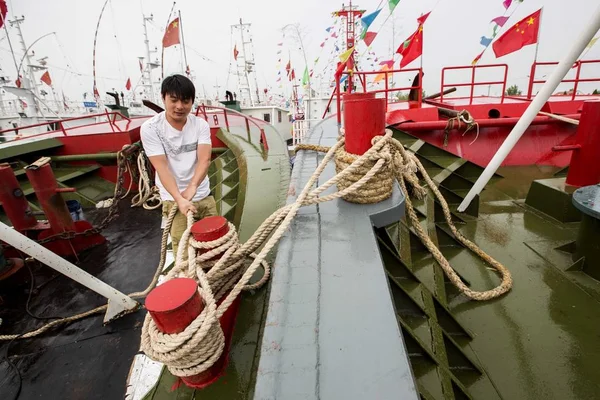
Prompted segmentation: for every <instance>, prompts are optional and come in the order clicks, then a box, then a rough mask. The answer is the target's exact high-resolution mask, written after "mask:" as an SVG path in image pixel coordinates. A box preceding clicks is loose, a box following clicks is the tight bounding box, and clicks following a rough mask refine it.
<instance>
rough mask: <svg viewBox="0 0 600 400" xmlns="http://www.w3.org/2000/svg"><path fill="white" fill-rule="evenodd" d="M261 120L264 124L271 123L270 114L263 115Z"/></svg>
mask: <svg viewBox="0 0 600 400" xmlns="http://www.w3.org/2000/svg"><path fill="white" fill-rule="evenodd" d="M263 119H264V120H265V122H271V114H269V113H265V114H263Z"/></svg>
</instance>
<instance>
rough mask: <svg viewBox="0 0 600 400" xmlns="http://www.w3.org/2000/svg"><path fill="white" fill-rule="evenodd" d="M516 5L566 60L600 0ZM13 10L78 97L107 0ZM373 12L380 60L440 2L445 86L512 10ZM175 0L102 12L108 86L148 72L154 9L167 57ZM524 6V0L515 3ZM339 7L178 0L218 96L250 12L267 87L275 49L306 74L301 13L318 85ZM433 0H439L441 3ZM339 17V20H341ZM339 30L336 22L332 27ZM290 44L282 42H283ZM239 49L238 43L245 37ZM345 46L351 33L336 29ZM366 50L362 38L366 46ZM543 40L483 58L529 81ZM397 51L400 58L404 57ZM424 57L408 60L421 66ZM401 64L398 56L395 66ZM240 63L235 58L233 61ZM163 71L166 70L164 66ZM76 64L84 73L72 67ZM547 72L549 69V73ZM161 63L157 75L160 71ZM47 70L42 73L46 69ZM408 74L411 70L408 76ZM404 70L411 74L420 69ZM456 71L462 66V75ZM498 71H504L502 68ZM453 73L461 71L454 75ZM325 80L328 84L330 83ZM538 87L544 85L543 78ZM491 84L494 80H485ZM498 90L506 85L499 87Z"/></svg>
mask: <svg viewBox="0 0 600 400" xmlns="http://www.w3.org/2000/svg"><path fill="white" fill-rule="evenodd" d="M514 2H515V4H513V6H512V7H511V9H509V13H510V12H511V11H513V10H515V11H514V14H513V15H512V17H511V19H510V20H509V22H508V23H507V25H506V26H505V28H508V27H509V26H511V25H512V24H514V23H515V22H516V21H518V20H519V19H521V18H523V17H525V16H526V15H528V14H530V13H532V12H534V11H536V10H537V9H538V8H540V7H541V6H544V12H543V22H542V28H541V39H540V45H539V55H538V60H539V61H558V60H559V59H560V57H561V56H562V55H563V54H564V53H565V52H566V50H567V49H568V47H569V46H570V45H571V44H572V42H573V41H574V40H575V38H576V36H577V35H578V33H579V30H580V29H581V26H582V25H583V24H584V23H586V22H587V19H588V18H589V15H590V13H591V12H592V11H593V10H594V9H595V7H597V6H598V0H569V1H566V0H545V1H544V0H524V2H523V3H521V4H518V3H517V0H514ZM7 3H8V7H9V15H8V17H9V19H13V18H14V17H15V16H20V15H24V16H25V22H24V24H23V25H22V28H23V32H24V37H25V41H26V43H27V44H28V45H30V44H31V43H33V42H34V41H35V40H36V39H37V38H38V37H40V36H42V35H44V34H47V33H49V32H56V35H51V36H48V37H46V38H44V39H41V40H40V41H39V42H38V43H37V44H36V45H35V46H34V47H33V50H34V51H35V54H36V58H41V57H43V56H48V63H49V65H50V74H51V76H52V79H53V83H54V88H55V90H56V91H57V92H58V93H60V91H61V90H63V91H64V92H65V94H66V95H67V96H68V97H70V98H71V99H80V98H81V95H82V93H83V92H88V93H89V92H91V89H92V51H93V41H94V32H95V30H96V24H97V21H98V16H99V14H100V10H101V8H102V5H103V3H104V0H51V1H50V0H7ZM357 3H358V5H359V6H360V8H361V9H365V10H367V13H370V12H372V11H375V9H376V7H377V6H378V5H379V4H381V7H383V10H382V12H381V13H380V15H379V16H378V17H377V19H376V20H375V22H374V23H373V25H372V26H371V29H370V30H375V31H378V30H379V35H378V37H377V38H376V39H375V41H374V43H373V45H372V50H373V51H374V53H375V55H376V56H377V57H378V61H381V60H385V59H389V58H390V55H391V54H392V52H393V51H394V50H395V48H396V47H398V45H399V43H400V42H401V41H403V40H404V39H406V38H407V37H408V36H409V35H410V34H411V33H412V32H413V31H414V30H415V29H416V26H417V22H416V18H417V17H418V16H419V15H420V14H421V13H425V12H428V11H431V10H432V9H433V12H432V14H431V16H430V18H429V19H428V21H427V23H426V24H425V28H424V29H425V33H424V35H425V37H424V58H423V66H424V71H425V74H426V75H425V90H426V91H427V92H428V93H433V92H437V91H439V87H440V86H439V85H440V71H441V68H442V67H444V66H453V65H468V64H470V62H471V60H472V59H473V58H474V57H475V56H476V55H477V54H479V52H480V51H481V50H482V49H483V47H482V46H481V45H480V44H479V41H480V38H481V36H484V35H485V36H488V37H490V35H491V32H492V26H493V25H492V24H490V20H491V19H492V18H494V17H497V16H500V15H502V14H503V13H504V12H505V10H504V7H503V5H502V0H439V1H438V0H401V1H400V4H399V5H398V7H397V8H396V10H395V11H394V13H393V15H392V17H391V18H389V19H388V21H387V22H386V23H385V25H384V26H383V27H382V23H383V22H384V20H385V19H386V18H387V17H388V15H389V9H388V7H387V0H384V2H383V3H380V1H379V0H362V1H360V2H357ZM172 4H173V3H172V2H170V1H165V0H160V1H159V0H110V1H109V3H108V5H107V8H106V10H105V12H104V16H103V18H102V20H101V22H100V29H99V33H98V45H97V49H96V57H97V61H96V65H97V76H98V87H99V90H100V92H101V93H104V92H105V91H107V90H111V89H112V88H116V89H117V90H123V91H124V90H125V88H124V86H125V82H126V80H127V78H128V77H130V78H131V81H132V83H133V85H134V86H135V84H136V82H138V80H139V78H140V71H139V67H138V59H137V57H139V56H145V45H144V38H143V25H142V15H143V13H145V14H146V15H149V14H150V13H152V14H153V15H154V23H153V24H149V26H148V28H149V35H150V41H151V45H152V47H154V46H156V47H158V57H159V58H160V50H161V39H162V35H163V33H164V28H165V26H166V23H167V17H168V14H169V11H170V9H171V7H172ZM517 6H518V7H517ZM340 7H341V1H339V0H303V1H298V2H291V1H275V0H252V1H251V0H246V1H241V0H223V1H210V2H209V1H197V0H179V1H177V4H176V6H175V9H176V11H177V10H180V11H181V15H182V20H183V21H182V22H183V30H184V38H185V42H186V46H187V47H188V50H187V56H188V61H189V64H190V65H191V68H192V71H193V74H194V75H195V76H196V85H197V87H198V89H199V91H202V90H205V91H206V92H207V94H208V95H209V96H210V97H214V95H215V85H216V84H217V82H218V85H219V86H220V90H219V91H220V93H221V97H223V94H224V90H225V86H226V85H227V88H228V89H230V90H233V91H235V90H236V86H237V77H236V76H233V75H229V74H228V69H229V65H230V62H234V61H233V57H232V52H233V44H234V43H235V38H233V37H232V34H231V25H232V24H235V23H236V22H238V21H239V18H240V17H242V18H243V19H244V22H250V23H252V37H253V43H254V52H255V60H256V64H257V71H258V73H257V78H258V84H259V87H260V88H261V92H262V89H263V88H265V87H269V88H270V89H271V91H272V92H273V93H275V92H281V93H287V94H289V92H290V90H291V84H290V83H289V81H287V79H286V78H285V72H283V73H282V76H283V79H282V82H283V83H284V85H283V87H282V88H279V83H277V82H276V80H277V77H278V75H277V71H278V70H277V60H278V58H279V56H278V55H277V51H278V50H279V49H282V50H283V55H284V57H282V62H281V65H280V70H283V68H284V67H285V64H286V63H287V54H290V55H291V60H292V66H293V67H295V69H296V71H295V72H296V76H297V77H298V78H301V77H302V72H303V70H304V65H305V64H304V59H303V55H302V52H301V51H300V50H299V45H298V44H297V41H295V40H293V39H292V36H293V35H292V32H293V31H292V30H287V34H286V38H283V37H282V28H283V27H284V26H285V25H286V24H293V23H298V24H299V25H300V27H301V29H302V31H303V33H304V36H303V40H304V48H305V50H306V53H307V59H308V61H309V68H312V67H313V61H314V59H315V58H316V57H317V56H318V55H319V54H320V61H319V63H318V64H317V67H316V68H315V77H314V78H313V86H318V79H317V78H316V76H317V75H319V73H320V72H321V71H323V70H324V69H325V66H326V63H327V61H328V58H329V59H332V58H333V57H334V56H335V54H334V46H335V43H334V42H335V40H334V39H332V38H330V39H329V40H328V41H327V44H326V46H325V47H324V48H323V50H322V49H321V47H320V46H319V45H320V43H321V42H323V40H324V39H325V38H326V37H327V36H328V34H327V32H326V31H325V28H327V27H328V26H332V25H333V22H334V18H333V17H332V16H331V12H332V11H334V10H336V9H338V8H340ZM434 7H435V8H434ZM340 26H341V24H340V23H339V22H338V24H337V25H335V29H336V30H337V29H338V28H339V27H340ZM332 32H333V31H332ZM9 33H10V35H11V40H12V43H13V46H14V47H16V55H17V58H18V59H20V57H21V56H22V51H21V49H20V46H19V44H18V41H17V36H16V31H15V29H14V28H10V29H9ZM281 41H283V42H284V46H282V47H278V46H277V43H278V42H281ZM237 42H238V49H239V46H240V44H239V39H237ZM337 44H338V46H339V47H340V48H341V47H342V46H343V42H342V40H341V39H338V43H337ZM8 48H9V46H8V42H7V40H6V35H5V33H4V32H2V33H0V67H1V68H2V75H7V76H9V77H10V78H11V79H13V80H14V78H15V77H16V76H15V67H14V63H13V61H12V56H11V55H10V52H9V51H8ZM364 50H365V47H364V44H363V45H361V47H359V54H360V53H363V52H364ZM180 51H181V50H180V47H179V46H177V47H171V48H168V49H166V50H165V74H168V73H173V72H181V69H180V68H181V62H180V59H181V52H180ZM534 52H535V46H529V47H527V48H525V49H523V50H521V51H520V52H517V53H515V54H511V55H508V56H506V57H503V58H502V59H500V60H496V59H495V57H494V54H493V51H492V49H491V47H490V48H488V50H487V51H486V54H485V56H484V57H483V59H482V60H481V62H480V63H481V64H484V63H495V62H501V63H507V64H509V66H510V73H509V82H510V83H516V84H518V85H519V86H520V87H521V89H522V90H524V91H525V89H526V86H527V79H528V78H527V75H528V74H529V68H530V66H531V63H532V61H533V57H534ZM366 57H367V56H366V55H365V58H363V60H362V62H361V64H360V65H361V66H362V68H363V69H364V70H372V69H374V68H375V67H377V65H375V67H371V63H372V61H369V60H366ZM585 59H600V41H599V43H598V44H597V45H596V46H594V47H593V48H592V49H591V50H590V51H589V52H588V53H587V55H586V56H585ZM397 60H398V58H396V61H397ZM419 63H420V62H419V61H416V62H413V63H412V64H411V65H410V66H411V67H415V66H419ZM397 65H398V64H396V66H397ZM234 69H235V64H234V68H232V71H233V70H234ZM157 71H158V72H157ZM584 71H585V73H586V74H587V75H588V76H590V77H591V76H592V75H594V74H595V75H596V77H600V64H598V66H590V67H589V69H586V70H584ZM74 72H76V73H77V74H79V75H77V74H76V73H74ZM546 73H548V70H547V69H546V70H544V71H543V72H542V73H541V75H543V74H546ZM159 74H160V72H159V70H155V77H157V76H159ZM38 75H41V73H38ZM409 75H410V76H409ZM409 75H406V76H402V77H398V79H399V81H400V82H401V83H402V82H406V83H408V81H409V78H410V79H412V74H409ZM455 76H456V75H455ZM496 77H497V76H496ZM453 79H454V78H453ZM325 86H326V84H325V83H324V84H323V87H325ZM594 87H599V88H600V83H598V84H597V85H595V86H594V85H593V84H592V85H588V86H584V90H593V88H594ZM538 88H539V87H538ZM485 90H486V91H487V87H486V88H485ZM491 91H492V93H494V92H495V91H499V88H494V87H492V88H491Z"/></svg>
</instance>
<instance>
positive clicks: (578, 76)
mask: <svg viewBox="0 0 600 400" xmlns="http://www.w3.org/2000/svg"><path fill="white" fill-rule="evenodd" d="M584 64H600V60H579V61H577V62H575V64H573V68H577V71H576V72H575V79H563V80H562V81H561V83H573V93H572V94H571V100H575V97H576V96H577V88H578V87H579V83H585V82H600V77H598V78H581V66H582V65H584ZM547 65H558V62H556V61H545V62H534V63H533V65H532V66H531V73H530V74H529V87H528V89H527V99H528V100H531V98H532V97H533V85H535V84H541V83H546V81H545V80H536V79H535V74H536V72H537V67H538V66H547Z"/></svg>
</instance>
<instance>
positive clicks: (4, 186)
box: [0, 163, 37, 232]
mask: <svg viewBox="0 0 600 400" xmlns="http://www.w3.org/2000/svg"><path fill="white" fill-rule="evenodd" d="M0 202H2V208H3V209H4V213H5V214H6V216H7V217H8V219H10V222H11V223H12V224H13V227H14V228H15V229H16V230H17V231H19V232H23V231H26V230H28V229H32V228H34V227H35V226H36V225H37V220H36V219H35V217H34V216H33V215H32V214H31V213H30V212H29V211H31V210H30V208H29V203H28V202H27V199H26V198H25V194H24V193H23V191H22V190H21V186H20V185H19V181H18V180H17V177H16V176H15V173H14V172H13V170H12V168H11V167H10V165H9V164H6V163H4V164H0Z"/></svg>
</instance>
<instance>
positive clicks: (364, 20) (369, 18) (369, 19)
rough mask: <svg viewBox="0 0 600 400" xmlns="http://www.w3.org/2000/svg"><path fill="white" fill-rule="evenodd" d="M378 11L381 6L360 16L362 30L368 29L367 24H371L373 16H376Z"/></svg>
mask: <svg viewBox="0 0 600 400" xmlns="http://www.w3.org/2000/svg"><path fill="white" fill-rule="evenodd" d="M380 12H381V8H380V9H379V10H377V11H374V12H372V13H371V14H369V15H365V16H364V17H362V19H361V20H360V22H361V24H362V26H363V32H366V31H367V29H369V26H371V24H372V23H373V21H375V18H377V16H378V15H379V13H380ZM363 36H364V34H363Z"/></svg>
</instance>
